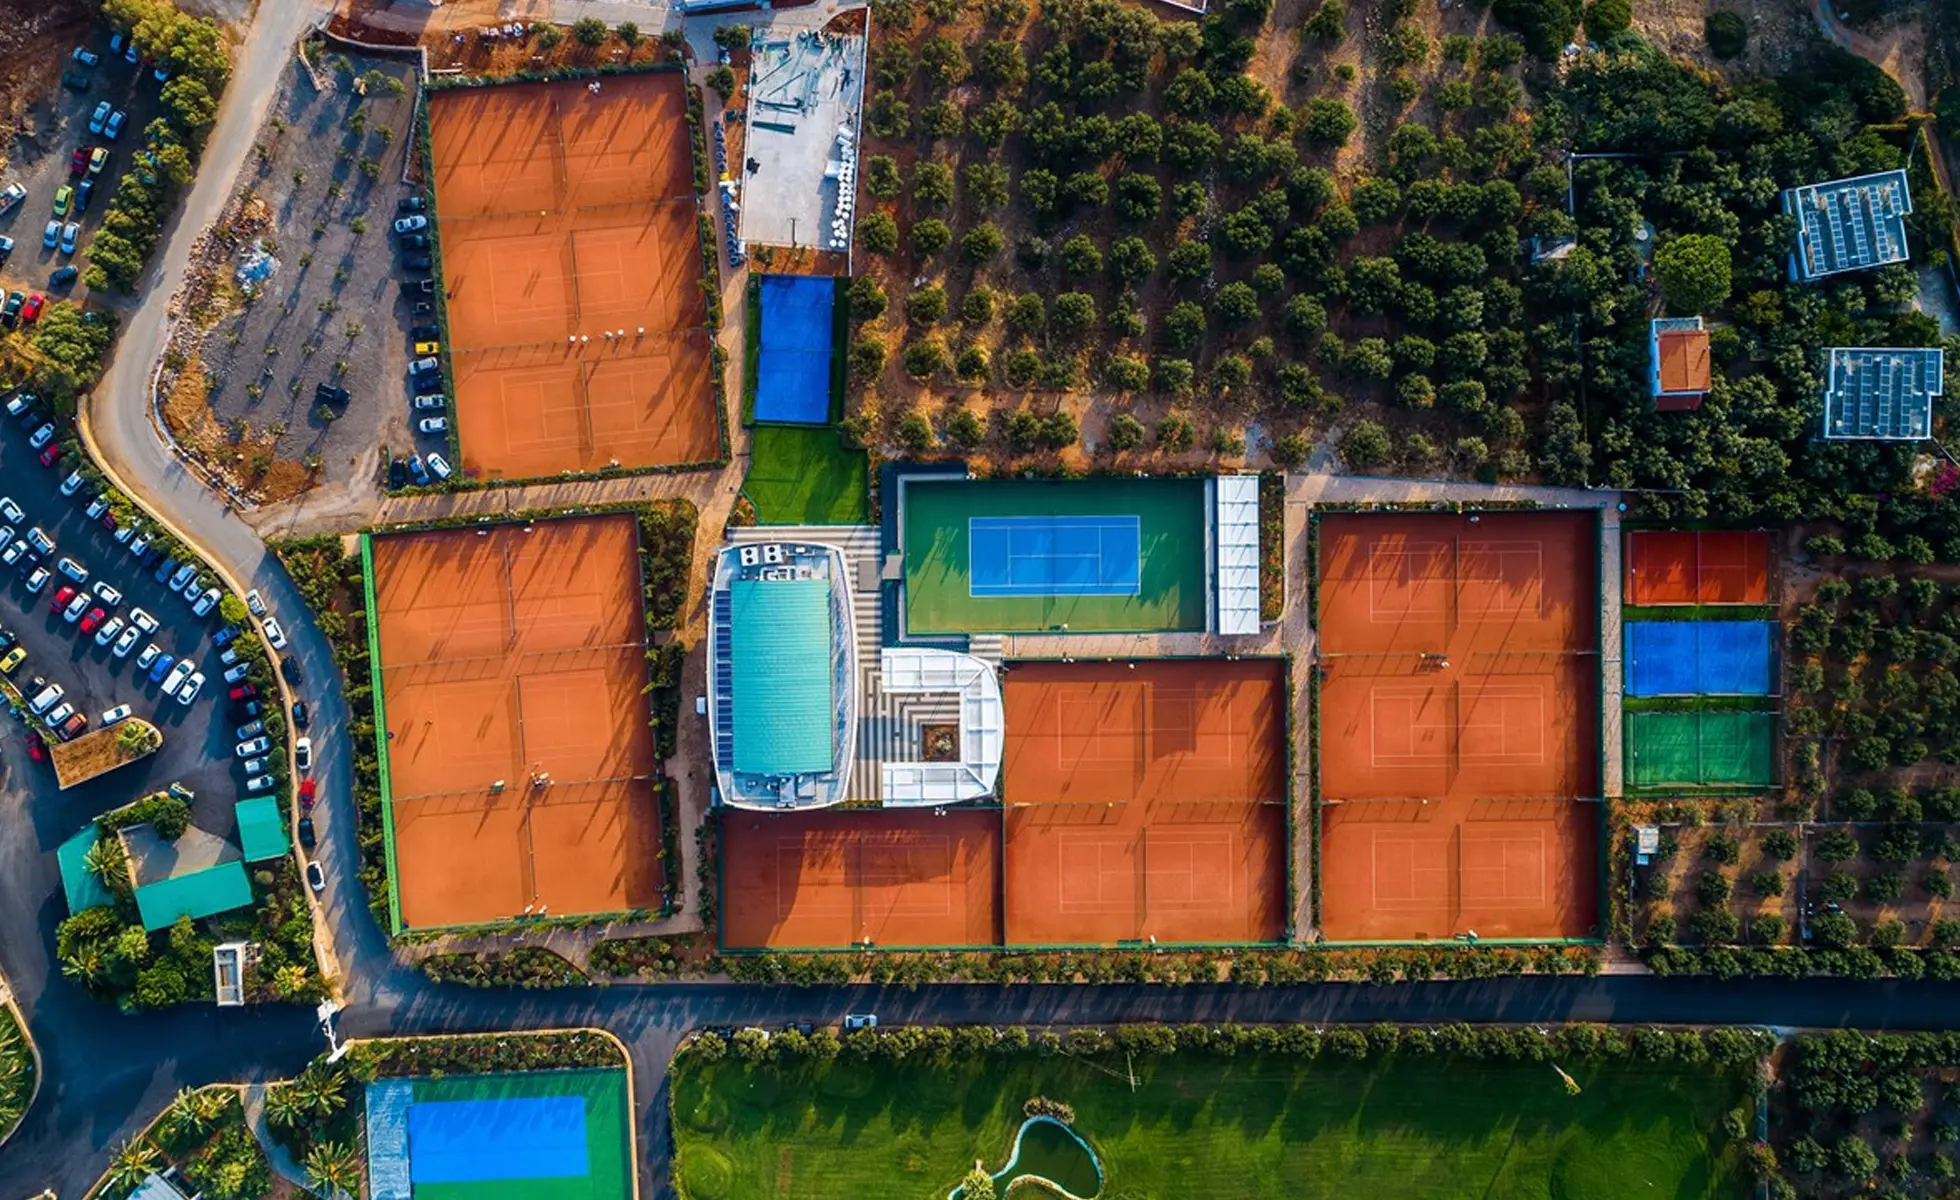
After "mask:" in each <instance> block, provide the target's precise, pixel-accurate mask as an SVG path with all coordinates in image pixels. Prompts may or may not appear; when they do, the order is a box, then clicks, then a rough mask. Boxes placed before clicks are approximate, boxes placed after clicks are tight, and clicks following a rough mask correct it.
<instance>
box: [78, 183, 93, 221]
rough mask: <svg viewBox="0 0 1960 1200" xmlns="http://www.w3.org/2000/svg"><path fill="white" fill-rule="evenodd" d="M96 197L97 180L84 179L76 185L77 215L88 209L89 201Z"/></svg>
mask: <svg viewBox="0 0 1960 1200" xmlns="http://www.w3.org/2000/svg"><path fill="white" fill-rule="evenodd" d="M93 199H95V180H93V179H84V180H82V181H81V182H80V183H78V184H76V185H75V215H76V216H78V217H79V216H81V215H82V214H83V213H85V212H87V211H88V205H89V201H91V200H93Z"/></svg>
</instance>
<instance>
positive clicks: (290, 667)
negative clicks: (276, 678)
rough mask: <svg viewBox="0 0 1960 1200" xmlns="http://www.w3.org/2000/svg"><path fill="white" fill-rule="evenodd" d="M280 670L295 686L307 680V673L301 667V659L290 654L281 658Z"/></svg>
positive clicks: (288, 681) (287, 680)
mask: <svg viewBox="0 0 1960 1200" xmlns="http://www.w3.org/2000/svg"><path fill="white" fill-rule="evenodd" d="M279 671H280V673H281V674H283V675H284V676H285V677H286V682H287V683H290V684H292V685H293V686H294V687H298V686H299V685H300V684H302V683H305V682H306V676H305V674H304V673H302V672H301V671H300V669H299V660H298V659H297V658H294V657H293V656H292V655H290V654H288V655H287V656H286V657H284V658H282V659H280V660H279Z"/></svg>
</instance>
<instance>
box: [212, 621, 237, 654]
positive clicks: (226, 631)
mask: <svg viewBox="0 0 1960 1200" xmlns="http://www.w3.org/2000/svg"><path fill="white" fill-rule="evenodd" d="M237 640H238V626H236V625H227V626H225V627H224V628H223V629H220V630H219V631H218V632H216V633H214V634H212V635H211V644H212V645H213V646H217V647H219V648H220V649H222V648H224V647H226V646H229V645H231V644H232V643H233V642H234V641H237Z"/></svg>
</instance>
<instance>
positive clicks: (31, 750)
mask: <svg viewBox="0 0 1960 1200" xmlns="http://www.w3.org/2000/svg"><path fill="white" fill-rule="evenodd" d="M41 747H42V742H41V735H40V734H38V733H30V734H28V735H27V757H29V758H31V759H33V760H34V761H35V762H43V761H45V760H46V759H47V757H48V752H47V751H46V750H44V749H42V748H41Z"/></svg>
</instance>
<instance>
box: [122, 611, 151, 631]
mask: <svg viewBox="0 0 1960 1200" xmlns="http://www.w3.org/2000/svg"><path fill="white" fill-rule="evenodd" d="M129 623H130V624H131V625H134V626H136V628H138V629H140V630H142V631H143V632H144V633H155V632H156V631H157V619H156V618H155V617H153V616H151V615H150V613H149V610H147V609H142V608H132V609H130V610H129Z"/></svg>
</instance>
